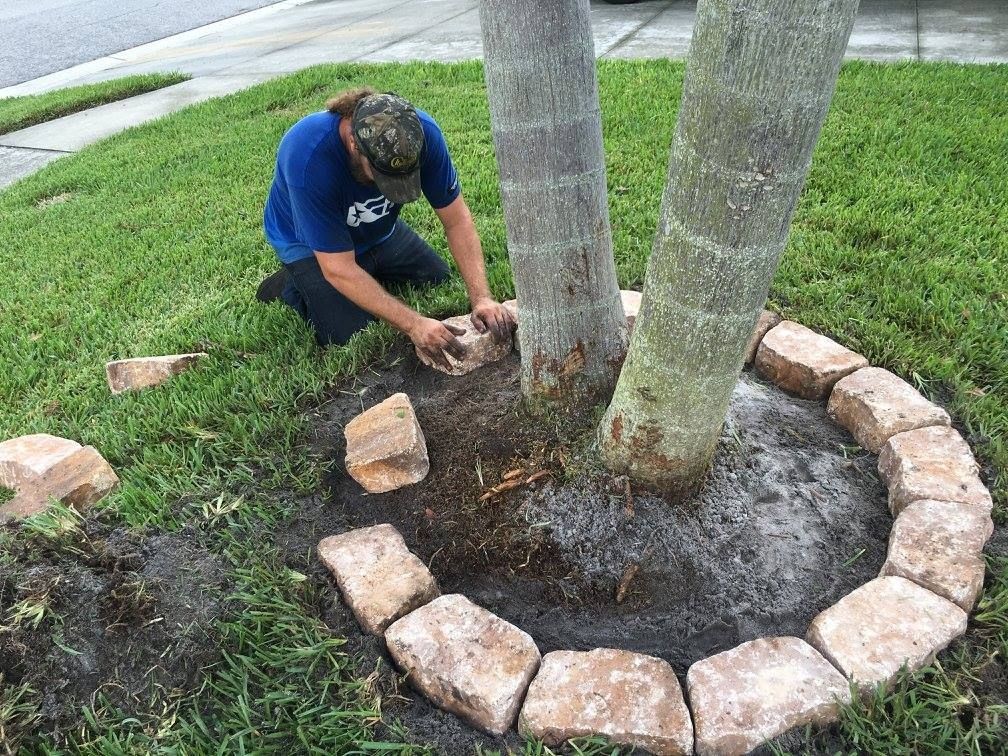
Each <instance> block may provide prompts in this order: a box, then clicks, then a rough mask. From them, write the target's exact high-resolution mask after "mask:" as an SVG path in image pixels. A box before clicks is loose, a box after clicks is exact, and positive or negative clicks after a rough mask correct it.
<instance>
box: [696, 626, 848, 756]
mask: <svg viewBox="0 0 1008 756" xmlns="http://www.w3.org/2000/svg"><path fill="white" fill-rule="evenodd" d="M686 687H687V689H688V691H689V697H690V704H691V706H692V710H693V724H694V728H695V731H696V751H697V753H698V754H701V755H706V754H711V755H713V754H717V755H718V756H729V755H734V754H744V753H749V751H751V750H752V749H754V748H756V747H757V746H758V745H760V744H761V743H763V742H765V741H767V740H769V739H771V738H775V737H777V736H778V735H781V734H783V733H785V732H787V731H788V730H790V729H791V728H793V727H803V726H805V725H807V724H816V725H821V724H827V723H829V722H833V721H835V720H836V719H837V717H838V716H839V711H840V703H848V702H849V701H850V686H849V684H848V682H847V679H846V678H845V677H844V676H843V675H841V674H840V673H839V672H837V670H836V668H835V667H834V666H833V665H832V664H830V663H829V662H828V661H827V660H826V659H824V658H823V656H822V655H821V654H820V653H819V652H818V651H816V650H815V649H814V648H812V647H811V646H810V645H808V644H807V643H806V642H805V641H803V640H801V639H800V638H791V637H777V638H760V639H758V640H754V641H749V642H747V643H743V644H741V645H739V646H736V647H735V648H733V649H730V650H729V651H723V652H721V653H719V654H715V655H714V656H711V657H708V658H706V659H701V660H700V661H698V662H695V663H694V664H693V665H692V666H691V667H690V668H689V671H688V672H687V674H686Z"/></svg>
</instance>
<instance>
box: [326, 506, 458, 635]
mask: <svg viewBox="0 0 1008 756" xmlns="http://www.w3.org/2000/svg"><path fill="white" fill-rule="evenodd" d="M318 556H319V559H320V560H321V562H322V564H324V565H325V566H326V569H328V570H329V572H331V573H332V575H333V577H335V578H336V582H337V584H338V585H339V588H340V592H341V593H342V594H343V598H344V599H345V600H346V602H347V604H349V606H350V608H351V609H352V610H353V613H354V616H355V617H356V618H357V621H358V622H359V623H360V624H361V625H362V626H363V627H364V629H365V630H367V631H368V632H369V633H371V634H372V635H378V636H381V635H382V634H383V633H384V632H385V630H386V628H388V626H389V625H391V624H392V623H393V622H395V621H396V620H397V619H399V618H400V617H402V616H404V615H406V614H408V613H409V612H412V611H413V610H414V609H416V608H418V607H421V606H423V605H424V604H426V603H427V602H429V601H431V600H432V599H434V598H437V596H438V595H439V591H438V587H437V583H436V582H435V580H434V576H433V575H431V573H430V570H428V569H427V565H425V564H424V563H423V562H422V561H420V559H419V557H417V556H416V555H415V554H414V553H412V552H411V551H410V550H409V549H408V548H406V542H405V541H404V540H403V537H402V535H400V533H399V531H398V530H396V529H395V528H394V527H393V526H391V525H374V526H372V527H369V528H359V529H357V530H351V531H349V532H347V533H341V534H339V535H334V536H329V537H328V538H323V539H322V541H321V542H320V543H319V545H318Z"/></svg>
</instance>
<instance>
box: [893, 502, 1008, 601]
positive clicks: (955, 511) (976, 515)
mask: <svg viewBox="0 0 1008 756" xmlns="http://www.w3.org/2000/svg"><path fill="white" fill-rule="evenodd" d="M993 532H994V523H993V522H992V521H991V516H990V513H989V512H988V511H987V510H986V509H984V508H981V507H978V506H976V505H975V504H965V503H963V502H960V501H934V500H932V499H920V500H918V501H915V502H913V503H912V504H909V505H907V507H906V508H905V509H904V510H903V511H902V512H900V513H899V516H898V517H897V518H896V522H895V523H894V524H893V528H892V532H890V534H889V554H888V557H887V558H886V562H885V564H884V565H882V572H881V574H882V575H899V576H900V577H904V578H907V579H908V580H912V581H914V582H915V583H917V584H918V585H920V586H923V587H924V588H927V589H928V590H929V591H932V592H934V593H937V594H938V595H939V596H942V597H943V598H947V599H948V600H949V601H952V602H953V603H955V604H958V605H959V606H960V607H961V608H962V609H963V611H966V612H969V611H970V610H971V609H972V608H973V605H974V604H976V600H977V597H978V596H979V595H980V590H981V588H983V580H984V561H983V559H982V557H981V552H982V551H983V547H984V544H986V543H987V539H989V538H990V537H991V534H992V533H993Z"/></svg>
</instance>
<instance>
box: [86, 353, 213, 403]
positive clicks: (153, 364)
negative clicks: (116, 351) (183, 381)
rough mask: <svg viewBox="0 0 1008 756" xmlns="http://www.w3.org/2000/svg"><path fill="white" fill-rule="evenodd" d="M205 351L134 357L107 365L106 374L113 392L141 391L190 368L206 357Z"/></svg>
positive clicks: (158, 384)
mask: <svg viewBox="0 0 1008 756" xmlns="http://www.w3.org/2000/svg"><path fill="white" fill-rule="evenodd" d="M206 356H207V354H206V353H205V352H193V353H191V354H169V355H165V356H163V357H132V358H130V359H127V360H113V361H112V362H109V363H107V364H106V365H105V376H106V378H107V379H108V385H109V389H111V391H112V393H113V394H121V393H123V392H124V391H139V390H141V389H145V388H151V387H152V386H160V385H161V384H162V383H164V382H165V381H167V380H168V379H170V378H172V377H173V376H176V375H178V374H179V373H181V372H183V371H184V370H188V369H189V368H191V367H192V366H193V365H195V364H196V363H197V362H198V361H199V360H201V359H203V358H204V357H206Z"/></svg>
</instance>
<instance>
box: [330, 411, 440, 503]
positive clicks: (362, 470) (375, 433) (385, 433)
mask: <svg viewBox="0 0 1008 756" xmlns="http://www.w3.org/2000/svg"><path fill="white" fill-rule="evenodd" d="M343 433H344V435H345V436H346V442H347V450H346V468H347V472H348V473H350V477H352V478H353V479H354V480H356V481H357V482H358V483H360V484H361V486H363V487H364V490H366V491H367V492H368V493H384V492H386V491H393V490H395V489H397V488H402V487H403V486H408V485H411V484H413V483H418V482H419V481H421V480H423V479H424V478H425V477H427V473H428V472H429V471H430V460H429V459H428V458H427V442H426V441H425V440H424V436H423V431H422V430H420V423H419V422H418V421H417V417H416V413H415V412H414V411H413V405H412V404H410V400H409V397H408V396H406V394H403V393H399V394H393V395H392V396H390V397H389V398H388V399H386V400H385V401H383V402H381V403H379V404H376V405H375V406H374V407H372V408H371V409H369V410H366V411H364V412H362V413H361V414H359V415H357V417H355V418H354V419H353V420H351V421H350V422H349V423H347V426H346V428H344V430H343Z"/></svg>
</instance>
